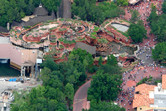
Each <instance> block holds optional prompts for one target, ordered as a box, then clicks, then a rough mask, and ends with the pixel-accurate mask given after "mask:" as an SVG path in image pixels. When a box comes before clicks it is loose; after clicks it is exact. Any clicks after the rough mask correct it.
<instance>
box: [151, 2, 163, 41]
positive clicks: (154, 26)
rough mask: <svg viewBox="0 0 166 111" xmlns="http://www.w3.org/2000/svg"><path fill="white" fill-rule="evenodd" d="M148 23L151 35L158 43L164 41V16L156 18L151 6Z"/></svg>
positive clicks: (154, 10) (153, 8)
mask: <svg viewBox="0 0 166 111" xmlns="http://www.w3.org/2000/svg"><path fill="white" fill-rule="evenodd" d="M163 6H164V5H163ZM148 21H149V22H150V27H151V33H153V34H154V35H155V36H156V37H157V40H158V41H159V42H163V41H166V22H165V21H166V14H162V15H160V16H158V15H157V14H156V8H155V6H152V11H151V14H150V16H149V18H148Z"/></svg>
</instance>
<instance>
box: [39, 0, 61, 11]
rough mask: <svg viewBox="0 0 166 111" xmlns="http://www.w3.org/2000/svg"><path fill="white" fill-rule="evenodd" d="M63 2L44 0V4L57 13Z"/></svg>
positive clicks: (59, 0)
mask: <svg viewBox="0 0 166 111" xmlns="http://www.w3.org/2000/svg"><path fill="white" fill-rule="evenodd" d="M60 3H61V0H42V4H43V5H44V6H45V7H46V8H47V9H48V11H49V12H51V11H52V10H53V11H55V12H57V7H58V6H60Z"/></svg>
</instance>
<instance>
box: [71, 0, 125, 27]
mask: <svg viewBox="0 0 166 111" xmlns="http://www.w3.org/2000/svg"><path fill="white" fill-rule="evenodd" d="M72 14H74V15H77V16H79V17H80V18H81V19H82V20H88V21H93V22H95V23H96V24H97V25H99V24H101V23H103V21H104V20H105V19H107V18H114V17H118V16H119V15H120V14H124V11H123V10H121V9H120V8H119V7H117V6H116V5H115V4H114V3H112V2H111V3H109V2H101V3H99V4H98V5H96V0H74V3H73V4H72Z"/></svg>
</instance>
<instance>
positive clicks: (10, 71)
mask: <svg viewBox="0 0 166 111" xmlns="http://www.w3.org/2000/svg"><path fill="white" fill-rule="evenodd" d="M4 76H6V77H11V76H12V77H18V76H20V71H18V70H16V69H14V68H12V67H10V64H9V63H0V77H4Z"/></svg>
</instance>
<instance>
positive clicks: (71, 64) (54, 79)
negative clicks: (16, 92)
mask: <svg viewBox="0 0 166 111" xmlns="http://www.w3.org/2000/svg"><path fill="white" fill-rule="evenodd" d="M92 63H93V58H92V56H91V55H90V54H89V53H87V52H86V51H84V50H81V49H78V50H73V52H71V54H70V55H69V57H68V61H66V62H62V63H60V64H56V63H55V62H54V61H53V60H52V59H46V60H45V61H44V63H43V64H42V65H41V66H42V67H43V69H42V71H41V79H42V81H43V86H41V87H39V88H35V89H32V90H31V92H30V94H28V95H27V96H26V97H25V98H24V104H26V105H25V106H24V105H22V106H23V107H20V105H19V104H21V103H20V101H21V100H22V99H16V100H15V102H14V104H13V105H12V109H11V111H24V110H22V109H25V111H66V110H67V109H68V108H67V107H66V106H69V109H72V102H73V98H74V92H75V91H76V90H77V88H78V86H80V85H81V84H82V83H84V82H85V79H86V74H85V72H86V69H87V67H88V66H89V65H92Z"/></svg>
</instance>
